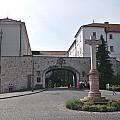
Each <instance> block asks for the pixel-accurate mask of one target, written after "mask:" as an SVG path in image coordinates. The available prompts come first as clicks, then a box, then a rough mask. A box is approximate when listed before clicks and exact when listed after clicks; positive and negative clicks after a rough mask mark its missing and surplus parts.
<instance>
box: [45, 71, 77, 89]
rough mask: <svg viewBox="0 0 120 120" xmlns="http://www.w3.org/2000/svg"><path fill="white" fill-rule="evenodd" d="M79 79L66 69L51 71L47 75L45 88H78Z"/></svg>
mask: <svg viewBox="0 0 120 120" xmlns="http://www.w3.org/2000/svg"><path fill="white" fill-rule="evenodd" d="M76 84H77V79H76V75H75V73H73V72H72V71H70V70H66V69H56V70H50V71H48V72H47V73H46V75H45V87H46V88H56V87H68V88H70V87H76Z"/></svg>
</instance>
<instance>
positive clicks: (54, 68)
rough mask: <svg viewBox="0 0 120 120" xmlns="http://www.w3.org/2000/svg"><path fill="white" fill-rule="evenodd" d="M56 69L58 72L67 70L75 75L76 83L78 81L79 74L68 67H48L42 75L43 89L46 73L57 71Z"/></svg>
mask: <svg viewBox="0 0 120 120" xmlns="http://www.w3.org/2000/svg"><path fill="white" fill-rule="evenodd" d="M58 69H59V70H68V71H70V72H72V73H73V74H74V75H75V80H76V82H79V81H80V73H79V72H78V71H77V70H76V69H75V68H72V67H70V66H62V67H61V66H50V67H48V68H46V69H45V70H44V71H43V74H42V80H43V88H45V75H46V73H47V72H49V71H52V70H58Z"/></svg>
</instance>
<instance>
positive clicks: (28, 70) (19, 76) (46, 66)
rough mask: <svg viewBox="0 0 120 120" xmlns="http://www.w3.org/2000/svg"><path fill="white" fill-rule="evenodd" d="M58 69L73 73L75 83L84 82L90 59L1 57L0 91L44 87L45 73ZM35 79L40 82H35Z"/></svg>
mask: <svg viewBox="0 0 120 120" xmlns="http://www.w3.org/2000/svg"><path fill="white" fill-rule="evenodd" d="M61 60H62V61H61ZM58 68H59V69H67V70H70V71H72V72H74V73H75V74H76V75H77V76H78V77H77V79H79V80H77V81H80V80H86V79H87V74H88V72H89V70H90V58H69V57H62V59H61V58H58V57H47V56H44V57H42V56H41V57H40V56H35V57H31V56H26V57H2V73H1V78H2V81H1V91H2V92H8V91H10V89H11V88H12V90H13V91H15V90H20V89H26V88H28V86H29V84H32V85H33V86H34V87H35V86H36V85H42V86H43V87H45V74H46V72H48V70H53V69H58ZM83 71H84V72H85V76H84V77H83V76H82V72H83ZM38 74H39V75H38ZM29 77H30V78H29ZM37 77H39V78H40V79H41V81H39V82H37ZM29 79H30V80H29ZM28 80H29V82H30V83H29V82H28Z"/></svg>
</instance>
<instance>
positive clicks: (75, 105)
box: [65, 99, 120, 112]
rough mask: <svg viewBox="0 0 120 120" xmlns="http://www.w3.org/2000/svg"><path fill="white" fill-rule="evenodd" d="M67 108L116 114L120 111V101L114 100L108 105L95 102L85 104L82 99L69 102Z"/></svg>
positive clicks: (66, 104)
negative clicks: (115, 112)
mask: <svg viewBox="0 0 120 120" xmlns="http://www.w3.org/2000/svg"><path fill="white" fill-rule="evenodd" d="M65 106H66V108H68V109H72V110H78V111H90V112H114V111H120V100H113V101H111V102H108V103H107V104H105V105H103V104H95V103H94V102H84V101H81V100H80V99H73V100H68V101H67V102H66V103H65Z"/></svg>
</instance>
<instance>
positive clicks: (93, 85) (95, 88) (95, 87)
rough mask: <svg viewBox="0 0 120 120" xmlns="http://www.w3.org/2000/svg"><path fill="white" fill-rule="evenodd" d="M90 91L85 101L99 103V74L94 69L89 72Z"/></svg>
mask: <svg viewBox="0 0 120 120" xmlns="http://www.w3.org/2000/svg"><path fill="white" fill-rule="evenodd" d="M89 81H90V91H89V93H88V96H87V97H85V99H86V100H92V101H99V100H100V99H101V93H100V91H99V74H98V71H97V70H96V69H92V70H90V72H89Z"/></svg>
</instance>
